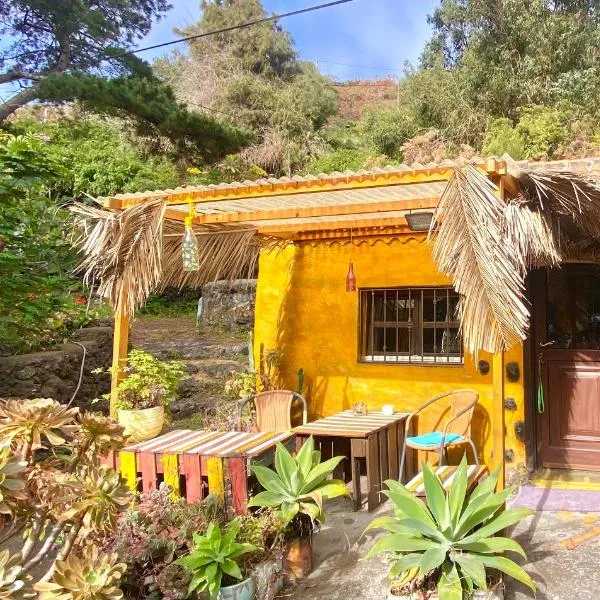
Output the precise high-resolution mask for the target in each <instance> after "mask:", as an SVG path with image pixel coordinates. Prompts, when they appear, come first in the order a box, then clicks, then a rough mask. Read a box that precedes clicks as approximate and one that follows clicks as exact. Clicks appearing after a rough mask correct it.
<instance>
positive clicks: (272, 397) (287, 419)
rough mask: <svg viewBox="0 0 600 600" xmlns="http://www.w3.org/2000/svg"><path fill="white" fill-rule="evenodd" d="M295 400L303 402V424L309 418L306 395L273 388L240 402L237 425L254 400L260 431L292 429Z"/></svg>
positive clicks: (257, 425) (239, 424)
mask: <svg viewBox="0 0 600 600" xmlns="http://www.w3.org/2000/svg"><path fill="white" fill-rule="evenodd" d="M294 400H299V401H300V402H301V403H302V424H303V425H304V424H305V423H306V422H307V420H308V411H307V407H306V400H305V398H304V396H302V395H301V394H299V393H298V392H290V391H289V390H272V391H269V392H260V393H259V394H256V395H255V396H250V397H249V398H244V399H243V400H242V401H241V402H240V404H239V407H238V414H237V421H236V424H237V427H238V428H239V427H240V426H241V422H242V411H243V410H244V407H245V406H246V405H247V404H248V403H249V402H251V401H253V402H254V408H255V410H256V427H257V428H258V431H289V430H291V429H292V405H293V404H294Z"/></svg>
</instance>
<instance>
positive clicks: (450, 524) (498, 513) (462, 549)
mask: <svg viewBox="0 0 600 600" xmlns="http://www.w3.org/2000/svg"><path fill="white" fill-rule="evenodd" d="M423 476H424V483H425V494H426V497H427V503H426V504H425V503H424V502H423V501H421V500H420V499H418V498H416V497H415V496H414V495H413V494H412V493H411V492H410V491H408V490H407V489H406V488H405V487H404V486H403V485H402V484H401V483H398V482H397V481H394V480H390V481H386V485H387V487H388V489H387V491H384V494H386V495H387V496H388V498H389V499H390V500H391V501H392V504H393V507H394V515H393V516H384V517H378V518H376V519H374V520H373V521H372V522H371V524H370V525H369V526H368V528H367V529H385V530H386V531H387V532H388V533H387V534H386V535H384V536H382V537H379V538H377V540H376V541H375V543H374V544H373V546H372V548H371V550H370V551H369V553H368V554H367V558H369V557H371V556H374V555H377V554H380V553H383V552H386V553H390V554H391V557H392V558H391V562H392V567H391V569H390V574H389V583H390V587H391V588H392V589H395V590H396V591H399V592H400V595H403V594H408V595H412V594H413V593H416V594H419V592H421V591H427V590H423V589H422V586H423V584H424V583H425V582H427V581H428V580H431V579H432V580H433V581H434V582H436V587H437V589H438V592H439V595H440V600H456V599H460V598H463V592H465V593H472V592H473V590H474V589H481V590H486V589H487V586H488V580H487V577H486V569H494V570H498V571H502V572H503V573H506V574H507V575H510V576H511V577H514V578H515V579H517V580H518V581H520V582H522V583H524V584H525V585H527V586H529V587H530V588H531V589H532V590H533V591H534V592H535V584H534V582H533V580H532V579H531V577H530V576H529V575H528V574H527V573H526V572H525V571H524V570H523V569H522V568H521V567H520V566H518V565H517V564H516V563H514V562H513V561H512V560H510V559H508V558H506V557H505V556H504V553H505V552H513V553H516V554H519V555H521V556H523V557H525V553H524V551H523V548H521V546H520V545H519V544H518V543H517V542H516V541H515V540H513V539H511V538H508V537H496V536H495V534H497V533H498V532H501V531H503V530H504V529H506V528H507V527H510V526H511V525H514V524H515V523H517V522H519V521H520V520H521V519H523V518H524V517H526V516H528V515H530V514H532V511H530V510H527V509H522V508H516V509H509V510H504V504H505V502H506V499H507V498H508V496H509V495H510V494H511V493H512V492H513V488H508V489H506V490H504V491H502V492H498V493H495V492H494V490H495V488H496V483H497V481H498V472H496V473H494V474H493V475H491V476H489V477H488V478H487V479H485V480H484V481H482V482H481V483H479V485H478V486H477V487H476V488H475V490H474V491H473V492H472V493H471V494H470V495H467V484H468V477H467V460H466V457H464V458H463V460H462V462H461V464H460V466H459V467H458V469H457V472H456V474H455V477H454V480H453V483H452V486H451V488H450V491H448V492H446V491H445V490H444V488H443V486H442V483H441V481H440V479H439V477H437V475H435V473H434V472H433V470H432V469H431V466H430V465H429V464H425V466H424V469H423Z"/></svg>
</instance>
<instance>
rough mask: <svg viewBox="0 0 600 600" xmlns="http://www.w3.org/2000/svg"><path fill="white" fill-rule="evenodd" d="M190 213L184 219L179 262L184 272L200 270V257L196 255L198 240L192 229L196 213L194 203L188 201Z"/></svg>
mask: <svg viewBox="0 0 600 600" xmlns="http://www.w3.org/2000/svg"><path fill="white" fill-rule="evenodd" d="M188 202H189V205H190V211H189V213H188V215H187V217H186V218H185V231H184V233H183V243H182V244H181V260H182V262H183V270H184V271H197V270H198V269H199V268H200V255H199V254H198V240H197V239H196V234H195V233H194V230H193V228H192V224H193V222H194V217H195V216H196V211H195V209H194V203H193V202H192V201H191V200H188Z"/></svg>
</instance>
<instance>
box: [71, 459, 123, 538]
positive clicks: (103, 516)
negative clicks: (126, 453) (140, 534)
mask: <svg viewBox="0 0 600 600" xmlns="http://www.w3.org/2000/svg"><path fill="white" fill-rule="evenodd" d="M76 481H77V483H76V487H77V488H78V495H79V498H78V499H77V501H76V502H75V503H74V505H73V507H72V509H71V510H69V511H67V512H66V513H65V514H64V518H68V519H71V518H74V517H75V516H76V515H77V516H80V517H81V516H82V517H83V520H82V524H83V527H84V528H85V529H86V530H90V531H94V532H96V533H105V532H107V531H109V530H111V529H113V528H114V527H115V525H116V523H117V518H118V516H119V515H120V514H121V513H124V512H125V511H126V510H127V508H128V507H129V505H130V504H131V500H132V495H131V492H130V490H129V488H128V487H127V484H126V483H125V481H124V479H123V478H122V477H121V475H120V474H119V473H117V472H116V471H115V470H114V469H112V468H110V467H108V466H107V465H101V466H93V467H90V468H87V469H85V470H82V473H81V474H80V475H78V476H77V478H76ZM77 484H78V485H77Z"/></svg>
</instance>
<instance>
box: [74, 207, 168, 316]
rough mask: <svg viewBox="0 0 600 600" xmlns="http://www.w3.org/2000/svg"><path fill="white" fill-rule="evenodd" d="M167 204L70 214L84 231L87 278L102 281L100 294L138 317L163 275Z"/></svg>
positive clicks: (87, 209)
mask: <svg viewBox="0 0 600 600" xmlns="http://www.w3.org/2000/svg"><path fill="white" fill-rule="evenodd" d="M165 209H166V203H165V201H164V200H163V199H162V198H157V199H154V200H150V201H149V202H145V203H143V204H138V205H136V206H132V207H131V208H127V209H125V210H124V211H123V212H121V213H118V214H117V213H113V212H111V211H107V210H102V209H99V208H95V207H90V206H87V205H75V206H73V207H71V210H72V211H73V212H74V213H75V214H76V215H77V223H78V225H79V226H80V227H81V228H82V230H83V231H84V238H85V240H84V243H83V246H82V251H83V253H84V254H85V258H84V259H83V261H82V262H81V264H80V265H79V267H78V271H79V272H82V273H83V274H84V280H85V282H86V283H88V284H90V283H92V282H93V281H97V282H99V285H98V294H100V295H101V296H104V297H105V298H108V299H109V300H110V301H111V303H112V304H113V306H114V307H115V308H116V310H124V311H125V312H126V313H127V314H129V315H130V316H133V314H134V313H135V311H136V309H138V308H139V307H141V306H142V305H143V304H144V302H145V301H146V299H147V298H148V296H149V295H150V294H151V293H152V292H154V291H155V290H156V288H157V287H158V284H159V282H160V280H161V276H162V258H163V248H162V239H163V238H162V229H163V218H164V214H165Z"/></svg>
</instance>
